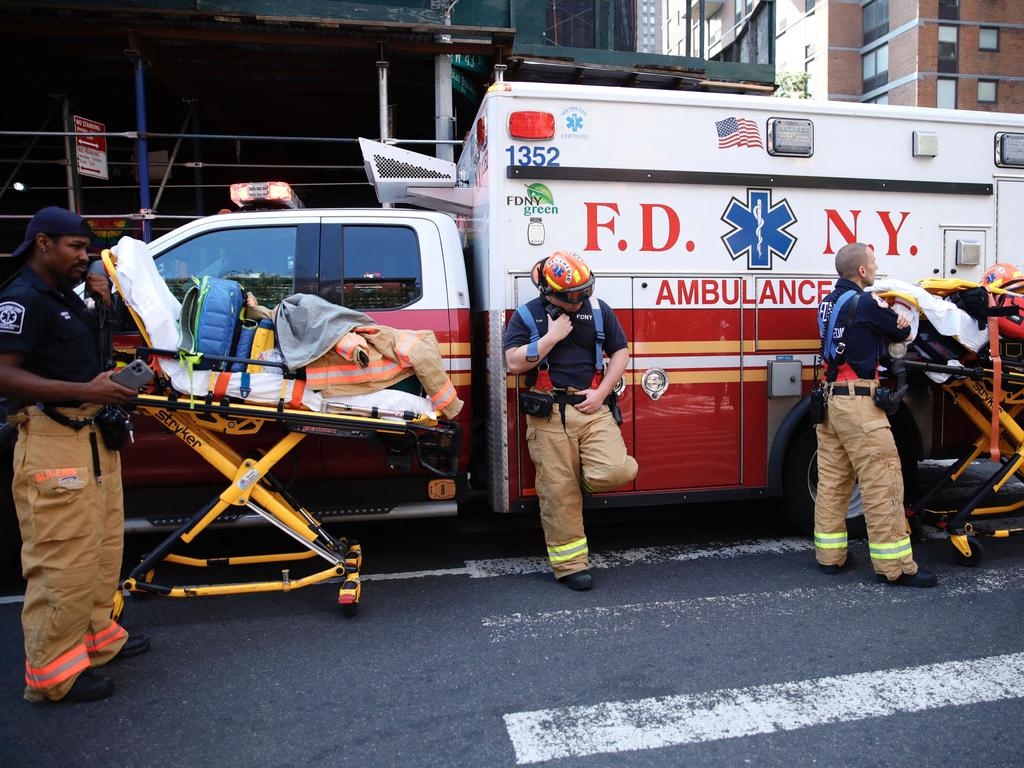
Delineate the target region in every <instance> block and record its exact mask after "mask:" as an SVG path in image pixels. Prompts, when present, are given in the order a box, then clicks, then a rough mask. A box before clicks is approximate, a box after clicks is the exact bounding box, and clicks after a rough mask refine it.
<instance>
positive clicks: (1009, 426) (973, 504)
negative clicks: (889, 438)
mask: <svg viewBox="0 0 1024 768" xmlns="http://www.w3.org/2000/svg"><path fill="white" fill-rule="evenodd" d="M1003 365H1004V366H1006V361H1004V362H1003ZM907 367H908V368H909V369H911V370H921V371H935V372H942V373H951V374H953V375H954V377H955V378H952V379H950V380H949V381H947V382H946V383H944V384H943V385H942V390H943V392H945V393H946V394H948V395H949V396H950V398H951V400H952V402H953V404H954V405H956V406H957V408H959V409H960V411H961V412H962V413H963V414H964V415H965V416H966V417H967V418H968V420H969V421H970V422H971V423H972V424H973V425H974V426H975V427H976V428H977V430H978V433H979V435H978V438H977V439H976V440H975V441H974V443H973V445H972V446H971V447H970V448H969V449H968V450H967V451H966V452H965V453H963V454H962V455H961V456H960V457H959V458H958V459H957V460H956V461H955V462H954V463H953V465H952V466H950V468H949V469H948V470H947V471H946V473H945V475H944V476H943V477H942V478H941V479H940V480H939V482H938V483H936V484H935V485H934V486H932V488H931V489H929V490H928V492H927V493H926V494H925V495H924V496H922V497H921V498H920V499H917V500H916V501H915V502H914V503H913V504H911V505H910V506H909V507H908V508H907V515H908V517H910V519H911V520H912V521H913V520H915V519H916V520H917V521H920V522H925V523H929V524H932V525H936V526H937V527H938V528H940V529H942V530H945V531H946V534H947V536H948V537H949V542H950V544H951V545H952V547H953V552H954V556H955V557H956V559H957V561H958V562H959V563H961V564H963V565H976V564H977V563H978V562H980V561H981V559H982V557H983V555H984V550H983V548H982V546H981V544H980V542H979V540H978V538H979V536H989V537H993V538H1007V537H1009V536H1015V535H1021V534H1024V527H995V526H989V525H982V524H976V523H974V522H972V520H971V518H978V517H984V518H987V519H996V518H1000V517H1012V516H1019V515H1020V514H1021V510H1022V509H1024V500H1022V501H1018V502H1015V503H1012V504H1002V505H992V506H983V503H984V502H985V500H986V499H987V498H988V497H989V496H990V495H991V494H996V493H998V492H999V490H1000V489H1001V488H1002V487H1003V486H1004V485H1005V484H1006V482H1007V481H1008V480H1009V479H1010V478H1011V477H1012V476H1013V475H1018V476H1019V477H1021V478H1022V479H1024V428H1022V427H1021V424H1020V422H1019V421H1018V419H1019V418H1020V417H1021V416H1022V415H1024V367H1022V368H1020V369H1019V370H1018V369H1016V368H1015V367H1013V366H1008V367H1004V368H1003V369H1002V371H1001V379H1002V382H1001V383H1002V387H1003V398H1002V402H1001V403H999V404H994V403H995V401H994V398H993V385H994V377H995V375H996V373H995V370H994V369H992V368H988V367H984V366H981V367H977V368H971V369H968V368H960V367H951V366H942V365H934V364H931V363H917V362H912V361H908V362H907ZM995 409H998V414H997V416H998V425H999V434H998V436H997V440H998V445H999V463H1000V466H999V468H998V469H997V470H996V471H995V472H994V473H993V474H992V475H991V476H990V477H989V478H988V479H987V480H986V482H985V483H984V484H983V485H982V487H981V488H980V489H979V490H978V491H977V492H976V493H975V494H974V495H973V496H972V497H971V498H970V499H968V501H967V502H966V503H964V504H963V505H962V506H961V507H959V508H958V509H937V508H934V507H932V506H931V504H932V502H933V501H934V499H935V498H936V496H938V494H939V492H940V491H942V490H944V489H945V488H947V487H949V486H951V485H955V484H956V483H957V482H958V481H959V480H960V479H961V478H962V477H963V475H964V473H965V472H966V471H967V468H968V467H969V466H970V465H971V464H972V463H973V462H974V461H975V460H976V459H979V458H981V457H982V456H984V455H985V454H988V453H989V448H990V446H991V444H992V438H993V435H992V423H993V419H992V415H993V410H995Z"/></svg>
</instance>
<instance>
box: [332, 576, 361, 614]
mask: <svg viewBox="0 0 1024 768" xmlns="http://www.w3.org/2000/svg"><path fill="white" fill-rule="evenodd" d="M362 594H363V585H362V582H360V581H359V576H358V575H356V576H348V577H346V578H345V583H344V584H342V585H341V589H340V590H339V591H338V605H340V606H341V612H342V613H343V614H344V615H345V616H348V617H352V616H355V615H356V614H357V613H359V598H360V597H361V596H362Z"/></svg>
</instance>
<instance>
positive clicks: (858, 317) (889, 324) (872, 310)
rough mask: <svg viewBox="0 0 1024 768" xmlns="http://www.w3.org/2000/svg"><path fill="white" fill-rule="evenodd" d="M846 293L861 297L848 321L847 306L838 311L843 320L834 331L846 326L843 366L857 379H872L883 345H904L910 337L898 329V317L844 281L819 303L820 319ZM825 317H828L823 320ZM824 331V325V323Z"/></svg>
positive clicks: (904, 330) (837, 320) (868, 294)
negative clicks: (845, 365)
mask: <svg viewBox="0 0 1024 768" xmlns="http://www.w3.org/2000/svg"><path fill="white" fill-rule="evenodd" d="M847 291H856V292H857V293H859V294H861V296H860V298H859V299H858V300H857V308H856V310H855V312H854V316H853V317H852V318H851V317H850V316H849V315H848V314H847V313H848V308H849V306H850V303H849V302H852V301H853V298H852V297H851V298H850V299H849V300H848V302H847V304H846V305H845V306H844V307H843V308H842V309H841V310H840V312H841V313H842V315H844V317H839V318H836V328H837V329H838V328H841V327H842V326H843V324H845V325H846V331H845V332H844V333H843V340H844V341H845V342H846V364H847V365H849V366H850V367H851V368H853V372H854V373H856V374H857V378H860V379H873V378H875V374H876V372H877V368H878V357H879V354H880V353H881V352H882V351H883V347H882V345H883V344H884V343H886V342H889V341H903V340H904V339H906V338H907V336H909V335H910V328H909V327H907V328H897V327H896V320H897V315H896V313H895V312H893V311H892V310H891V309H887V308H885V307H881V306H879V305H878V302H877V301H876V300H875V297H874V296H873V295H871V294H870V293H867V292H866V291H864V290H862V289H861V288H860V287H859V286H858V285H857V284H856V283H854V282H853V281H851V280H846V279H845V278H840V280H839V281H838V282H836V287H835V290H833V291H832V293H830V294H829V295H828V296H826V297H825V298H824V299H822V302H821V304H820V305H819V308H818V312H819V317H822V316H825V315H823V314H822V313H823V307H824V306H825V305H826V304H834V303H835V302H836V301H837V300H838V299H839V297H840V296H842V295H843V294H844V293H846V292H847ZM826 317H827V316H826ZM826 327H827V323H826Z"/></svg>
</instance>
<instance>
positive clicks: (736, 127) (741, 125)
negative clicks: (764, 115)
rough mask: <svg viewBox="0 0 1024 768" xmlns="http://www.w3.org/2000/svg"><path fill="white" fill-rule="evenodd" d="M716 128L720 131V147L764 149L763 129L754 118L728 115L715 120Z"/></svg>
mask: <svg viewBox="0 0 1024 768" xmlns="http://www.w3.org/2000/svg"><path fill="white" fill-rule="evenodd" d="M715 130H716V131H718V148H719V149H726V148H728V147H756V148H757V149H763V145H762V144H761V131H760V129H759V128H758V127H757V123H755V122H754V121H753V120H747V119H746V118H743V117H727V118H726V119H725V120H716V121H715Z"/></svg>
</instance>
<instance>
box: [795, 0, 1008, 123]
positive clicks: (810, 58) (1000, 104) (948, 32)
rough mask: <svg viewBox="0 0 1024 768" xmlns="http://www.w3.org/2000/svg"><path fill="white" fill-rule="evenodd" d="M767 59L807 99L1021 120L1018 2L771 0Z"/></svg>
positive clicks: (995, 0)
mask: <svg viewBox="0 0 1024 768" xmlns="http://www.w3.org/2000/svg"><path fill="white" fill-rule="evenodd" d="M776 61H777V67H776V68H777V71H778V73H779V75H780V76H783V75H786V74H792V73H800V72H803V73H806V74H807V78H808V79H807V92H808V94H809V96H810V97H811V98H814V99H832V100H837V101H858V102H868V103H879V104H898V105H906V106H924V107H939V108H943V109H976V110H990V111H999V112H1024V2H1021V1H1020V0H828V1H827V2H824V1H823V0H816V1H815V0H776Z"/></svg>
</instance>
